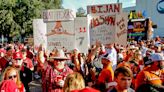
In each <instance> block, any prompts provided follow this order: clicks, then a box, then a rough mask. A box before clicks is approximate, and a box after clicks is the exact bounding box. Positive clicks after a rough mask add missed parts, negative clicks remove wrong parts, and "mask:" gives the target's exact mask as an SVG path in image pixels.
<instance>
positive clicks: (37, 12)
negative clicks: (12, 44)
mask: <svg viewBox="0 0 164 92" xmlns="http://www.w3.org/2000/svg"><path fill="white" fill-rule="evenodd" d="M61 5H62V0H0V34H1V35H2V34H3V35H4V36H5V37H7V38H8V40H12V39H11V38H12V37H14V36H20V37H25V36H26V35H27V34H32V33H33V32H32V30H33V25H32V21H33V19H36V18H41V14H42V10H43V9H57V8H62V6H61Z"/></svg>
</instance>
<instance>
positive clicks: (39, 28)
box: [33, 19, 47, 49]
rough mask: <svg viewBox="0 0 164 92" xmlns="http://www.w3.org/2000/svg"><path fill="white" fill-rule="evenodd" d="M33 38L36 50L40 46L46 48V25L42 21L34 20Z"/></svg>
mask: <svg viewBox="0 0 164 92" xmlns="http://www.w3.org/2000/svg"><path fill="white" fill-rule="evenodd" d="M33 32H34V33H33V36H34V47H35V48H36V49H37V48H38V47H39V45H40V44H42V45H43V46H44V47H45V48H47V37H46V36H45V35H46V32H47V29H46V23H44V22H43V19H34V20H33Z"/></svg>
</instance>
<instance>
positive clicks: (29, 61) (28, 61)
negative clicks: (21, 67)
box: [23, 57, 34, 69]
mask: <svg viewBox="0 0 164 92" xmlns="http://www.w3.org/2000/svg"><path fill="white" fill-rule="evenodd" d="M23 62H24V63H26V64H27V68H29V69H30V68H33V67H34V66H33V63H32V60H31V59H29V58H27V57H26V59H24V60H23Z"/></svg>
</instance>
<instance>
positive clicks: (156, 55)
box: [150, 53, 164, 61]
mask: <svg viewBox="0 0 164 92" xmlns="http://www.w3.org/2000/svg"><path fill="white" fill-rule="evenodd" d="M150 58H151V60H152V61H161V60H164V56H162V55H161V54H160V53H154V54H152V55H151V56H150Z"/></svg>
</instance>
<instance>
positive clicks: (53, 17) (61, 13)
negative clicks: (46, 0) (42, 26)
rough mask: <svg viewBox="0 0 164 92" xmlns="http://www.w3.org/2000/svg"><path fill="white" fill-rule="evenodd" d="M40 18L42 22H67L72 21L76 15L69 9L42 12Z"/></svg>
mask: <svg viewBox="0 0 164 92" xmlns="http://www.w3.org/2000/svg"><path fill="white" fill-rule="evenodd" d="M42 16H43V20H44V22H49V21H68V20H74V18H75V17H76V13H75V12H74V11H73V10H70V9H56V10H44V11H43V15H42Z"/></svg>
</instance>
